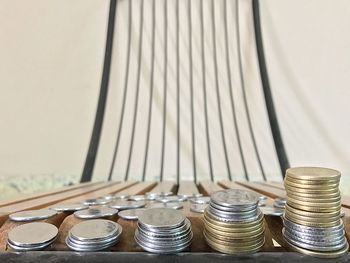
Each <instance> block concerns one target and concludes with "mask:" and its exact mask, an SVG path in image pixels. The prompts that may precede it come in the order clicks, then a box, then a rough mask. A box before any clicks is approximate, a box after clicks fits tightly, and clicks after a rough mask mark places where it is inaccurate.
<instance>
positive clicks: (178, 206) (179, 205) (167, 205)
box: [146, 202, 183, 209]
mask: <svg viewBox="0 0 350 263" xmlns="http://www.w3.org/2000/svg"><path fill="white" fill-rule="evenodd" d="M146 207H147V208H162V207H164V208H172V209H182V208H183V204H182V203H180V202H169V203H151V204H147V206H146Z"/></svg>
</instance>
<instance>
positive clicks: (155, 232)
mask: <svg viewBox="0 0 350 263" xmlns="http://www.w3.org/2000/svg"><path fill="white" fill-rule="evenodd" d="M137 225H138V228H137V229H136V231H135V241H136V243H137V244H138V245H139V246H140V247H142V248H143V249H144V250H146V251H148V252H151V253H159V254H168V253H177V252H180V251H183V250H184V249H186V248H187V247H188V246H189V245H190V244H191V241H192V238H193V233H192V229H191V223H190V221H189V220H188V219H187V218H185V217H184V216H183V215H182V214H181V213H180V212H178V211H177V210H175V209H170V208H151V209H147V210H146V211H144V212H143V213H142V215H140V216H139V221H138V224H137Z"/></svg>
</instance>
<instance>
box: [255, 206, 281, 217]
mask: <svg viewBox="0 0 350 263" xmlns="http://www.w3.org/2000/svg"><path fill="white" fill-rule="evenodd" d="M260 210H261V212H262V213H263V214H264V215H268V216H282V215H283V213H284V209H280V208H275V207H270V206H264V207H260Z"/></svg>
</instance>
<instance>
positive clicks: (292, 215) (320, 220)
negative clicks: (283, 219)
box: [285, 209, 340, 223]
mask: <svg viewBox="0 0 350 263" xmlns="http://www.w3.org/2000/svg"><path fill="white" fill-rule="evenodd" d="M285 214H286V215H287V216H288V217H289V218H295V219H297V220H303V221H306V222H316V223H329V222H335V221H337V220H339V219H340V216H334V217H309V216H302V215H298V214H295V213H293V212H290V211H288V210H287V209H286V210H285Z"/></svg>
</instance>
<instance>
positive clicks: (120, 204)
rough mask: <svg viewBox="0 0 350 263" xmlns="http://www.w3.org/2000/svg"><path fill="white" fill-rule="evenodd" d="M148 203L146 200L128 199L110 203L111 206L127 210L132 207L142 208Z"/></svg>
mask: <svg viewBox="0 0 350 263" xmlns="http://www.w3.org/2000/svg"><path fill="white" fill-rule="evenodd" d="M145 205H146V202H145V201H128V200H124V199H121V200H115V201H113V202H112V203H110V204H109V207H111V208H115V209H119V210H125V209H132V208H141V207H144V206H145Z"/></svg>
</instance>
